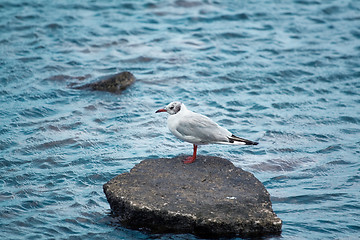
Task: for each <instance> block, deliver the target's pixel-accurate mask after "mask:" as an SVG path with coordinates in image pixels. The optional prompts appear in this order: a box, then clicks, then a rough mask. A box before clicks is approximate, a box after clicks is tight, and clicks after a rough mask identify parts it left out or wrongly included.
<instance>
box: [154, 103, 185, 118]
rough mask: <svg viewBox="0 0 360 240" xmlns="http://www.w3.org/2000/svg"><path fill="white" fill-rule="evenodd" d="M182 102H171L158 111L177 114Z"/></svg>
mask: <svg viewBox="0 0 360 240" xmlns="http://www.w3.org/2000/svg"><path fill="white" fill-rule="evenodd" d="M181 105H182V103H181V102H171V103H169V104H168V105H167V106H166V107H165V108H162V109H159V110H157V111H156V113H159V112H167V113H168V114H170V115H173V114H176V113H178V112H179V111H180V110H181Z"/></svg>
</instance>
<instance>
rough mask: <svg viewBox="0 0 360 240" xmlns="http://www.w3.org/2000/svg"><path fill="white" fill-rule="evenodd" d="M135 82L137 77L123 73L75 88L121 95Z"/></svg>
mask: <svg viewBox="0 0 360 240" xmlns="http://www.w3.org/2000/svg"><path fill="white" fill-rule="evenodd" d="M134 82H135V76H134V75H133V74H132V73H130V72H121V73H118V74H115V75H112V76H110V77H107V78H105V79H103V80H101V81H98V82H95V83H89V84H85V85H82V86H78V87H74V88H75V89H91V90H97V91H107V92H112V93H120V92H121V91H123V90H125V89H126V88H127V87H128V86H130V85H131V84H132V83H134Z"/></svg>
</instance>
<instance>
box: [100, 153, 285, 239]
mask: <svg viewBox="0 0 360 240" xmlns="http://www.w3.org/2000/svg"><path fill="white" fill-rule="evenodd" d="M183 159H184V156H178V157H175V158H171V159H167V158H165V159H153V160H144V161H142V162H141V163H139V164H138V165H136V166H135V167H134V168H133V169H131V171H130V172H129V173H123V174H120V175H118V176H116V177H115V178H113V179H111V180H110V181H109V182H108V183H106V184H104V192H105V195H106V197H107V200H108V202H109V203H110V207H111V209H112V211H113V213H115V215H116V216H117V217H118V218H119V220H120V222H121V223H122V224H124V225H125V226H127V227H130V228H142V229H144V228H145V229H147V230H150V231H152V232H155V233H169V232H172V233H193V234H195V235H198V236H202V237H233V236H240V237H248V236H259V235H268V234H279V233H280V232H281V226H282V221H281V220H280V219H279V218H278V217H277V216H276V214H275V213H274V212H273V210H272V205H271V201H270V195H269V193H268V192H267V190H266V189H265V187H264V186H263V184H262V183H261V182H260V181H259V180H257V179H256V178H255V177H254V175H252V174H251V173H249V172H246V171H244V170H242V169H240V168H237V167H235V166H234V165H233V164H232V163H231V162H230V161H228V160H226V159H222V158H218V157H210V156H198V157H197V159H196V161H195V162H194V163H192V164H183V163H182V160H183Z"/></svg>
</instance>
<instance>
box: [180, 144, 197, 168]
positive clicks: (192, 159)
mask: <svg viewBox="0 0 360 240" xmlns="http://www.w3.org/2000/svg"><path fill="white" fill-rule="evenodd" d="M196 151H197V145H195V144H194V152H193V155H192V157H187V158H186V159H185V160H184V161H183V163H186V164H188V163H193V162H195V159H196Z"/></svg>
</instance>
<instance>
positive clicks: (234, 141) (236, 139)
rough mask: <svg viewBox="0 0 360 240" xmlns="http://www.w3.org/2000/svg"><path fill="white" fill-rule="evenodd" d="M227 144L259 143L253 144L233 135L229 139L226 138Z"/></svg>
mask: <svg viewBox="0 0 360 240" xmlns="http://www.w3.org/2000/svg"><path fill="white" fill-rule="evenodd" d="M228 139H229V143H232V144H237V145H258V144H259V143H257V142H253V141H250V140H247V139H244V138H239V137H237V136H235V135H231V137H228Z"/></svg>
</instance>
